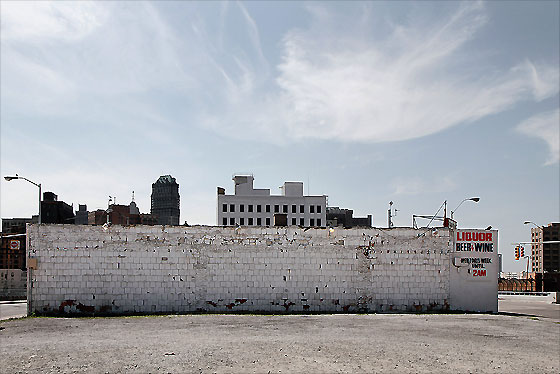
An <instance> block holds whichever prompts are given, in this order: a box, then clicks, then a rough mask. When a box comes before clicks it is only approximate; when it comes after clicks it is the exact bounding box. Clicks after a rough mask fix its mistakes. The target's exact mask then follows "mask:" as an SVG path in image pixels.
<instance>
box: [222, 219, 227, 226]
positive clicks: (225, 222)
mask: <svg viewBox="0 0 560 374" xmlns="http://www.w3.org/2000/svg"><path fill="white" fill-rule="evenodd" d="M222 225H224V226H227V218H226V217H224V218H222Z"/></svg>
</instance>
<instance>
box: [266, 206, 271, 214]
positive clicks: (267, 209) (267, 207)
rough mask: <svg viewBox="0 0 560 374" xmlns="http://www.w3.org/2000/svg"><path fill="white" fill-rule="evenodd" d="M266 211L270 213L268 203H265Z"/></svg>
mask: <svg viewBox="0 0 560 374" xmlns="http://www.w3.org/2000/svg"><path fill="white" fill-rule="evenodd" d="M266 212H267V213H270V205H268V204H267V205H266Z"/></svg>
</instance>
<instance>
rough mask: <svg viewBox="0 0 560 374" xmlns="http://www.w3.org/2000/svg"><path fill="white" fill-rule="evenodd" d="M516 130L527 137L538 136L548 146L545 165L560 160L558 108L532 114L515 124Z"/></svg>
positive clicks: (559, 117) (559, 112) (559, 119)
mask: <svg viewBox="0 0 560 374" xmlns="http://www.w3.org/2000/svg"><path fill="white" fill-rule="evenodd" d="M516 130H517V131H518V132H520V133H521V134H524V135H526V136H529V137H535V138H539V139H541V140H542V141H544V142H545V143H546V145H547V147H548V159H547V160H546V163H545V165H553V164H556V163H558V162H559V160H560V110H559V109H556V110H552V111H549V112H545V113H540V114H537V115H534V116H532V117H530V118H528V119H526V120H525V121H523V122H521V123H520V124H519V125H517V127H516Z"/></svg>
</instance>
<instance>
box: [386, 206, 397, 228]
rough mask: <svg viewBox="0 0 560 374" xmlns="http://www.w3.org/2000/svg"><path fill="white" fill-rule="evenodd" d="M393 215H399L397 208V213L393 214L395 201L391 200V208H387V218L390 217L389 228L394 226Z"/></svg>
mask: <svg viewBox="0 0 560 374" xmlns="http://www.w3.org/2000/svg"><path fill="white" fill-rule="evenodd" d="M393 216H394V217H396V216H397V209H395V214H394V215H393V202H392V201H390V202H389V210H387V219H388V221H389V222H388V226H389V228H393V227H394V225H393Z"/></svg>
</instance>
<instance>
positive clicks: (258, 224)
mask: <svg viewBox="0 0 560 374" xmlns="http://www.w3.org/2000/svg"><path fill="white" fill-rule="evenodd" d="M259 206H260V205H259ZM260 225H262V220H261V219H260V218H257V226H260Z"/></svg>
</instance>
